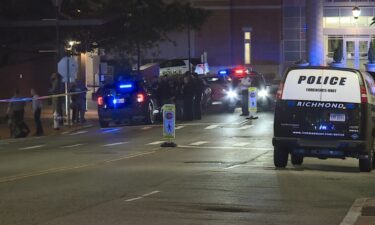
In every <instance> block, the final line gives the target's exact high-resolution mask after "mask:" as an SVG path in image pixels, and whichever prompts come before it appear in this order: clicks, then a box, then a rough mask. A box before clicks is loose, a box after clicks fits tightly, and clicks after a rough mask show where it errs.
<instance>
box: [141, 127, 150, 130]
mask: <svg viewBox="0 0 375 225" xmlns="http://www.w3.org/2000/svg"><path fill="white" fill-rule="evenodd" d="M151 128H152V127H142V128H141V130H149V129H151Z"/></svg>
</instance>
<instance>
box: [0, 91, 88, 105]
mask: <svg viewBox="0 0 375 225" xmlns="http://www.w3.org/2000/svg"><path fill="white" fill-rule="evenodd" d="M86 92H87V91H80V92H69V93H63V94H57V95H46V96H40V97H38V98H37V99H38V100H43V99H49V98H56V97H64V96H71V95H77V94H82V93H86ZM32 100H33V98H31V97H27V98H8V99H0V103H7V102H31V101H32Z"/></svg>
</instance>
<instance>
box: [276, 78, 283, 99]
mask: <svg viewBox="0 0 375 225" xmlns="http://www.w3.org/2000/svg"><path fill="white" fill-rule="evenodd" d="M283 91H284V83H283V82H281V83H280V84H279V88H278V89H277V92H276V100H281V97H282V96H283Z"/></svg>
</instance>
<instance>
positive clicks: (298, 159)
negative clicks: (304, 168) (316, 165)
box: [290, 154, 303, 165]
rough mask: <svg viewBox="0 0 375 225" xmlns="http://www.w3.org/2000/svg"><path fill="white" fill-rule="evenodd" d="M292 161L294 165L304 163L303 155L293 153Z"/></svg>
mask: <svg viewBox="0 0 375 225" xmlns="http://www.w3.org/2000/svg"><path fill="white" fill-rule="evenodd" d="M290 161H292V164H293V165H302V163H303V156H301V155H296V154H291V155H290Z"/></svg>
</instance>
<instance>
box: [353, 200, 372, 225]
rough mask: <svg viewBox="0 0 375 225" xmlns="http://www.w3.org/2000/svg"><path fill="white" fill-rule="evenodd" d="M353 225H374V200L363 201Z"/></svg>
mask: <svg viewBox="0 0 375 225" xmlns="http://www.w3.org/2000/svg"><path fill="white" fill-rule="evenodd" d="M355 225H375V198H368V199H366V200H365V201H364V204H363V207H362V209H361V213H360V215H359V217H358V219H357V221H356V222H355Z"/></svg>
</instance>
